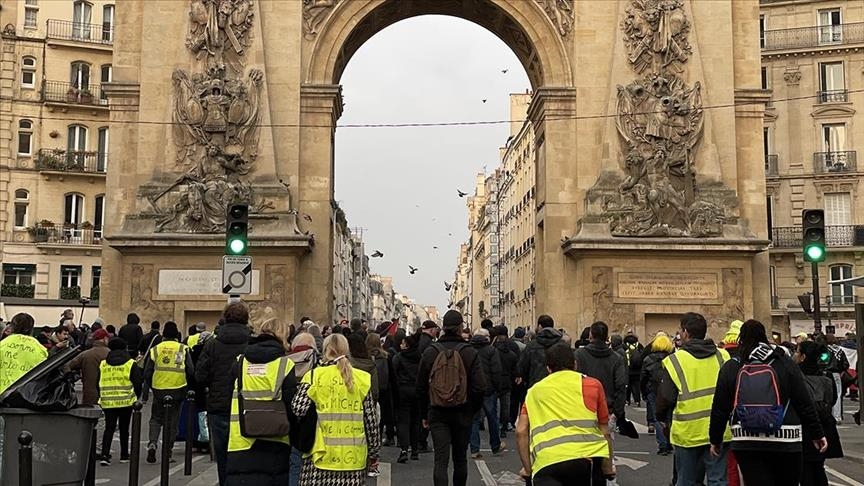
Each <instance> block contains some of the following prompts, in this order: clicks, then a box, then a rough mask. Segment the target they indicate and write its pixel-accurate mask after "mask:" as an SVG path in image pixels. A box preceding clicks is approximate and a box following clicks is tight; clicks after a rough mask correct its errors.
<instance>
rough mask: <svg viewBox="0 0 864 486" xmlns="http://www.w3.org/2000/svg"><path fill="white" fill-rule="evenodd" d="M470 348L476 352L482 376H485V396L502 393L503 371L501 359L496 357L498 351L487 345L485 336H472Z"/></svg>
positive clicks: (487, 340) (487, 339) (503, 384)
mask: <svg viewBox="0 0 864 486" xmlns="http://www.w3.org/2000/svg"><path fill="white" fill-rule="evenodd" d="M471 346H474V349H476V350H477V356H479V357H480V365H481V366H482V367H483V374H484V375H486V383H487V384H488V385H489V386H488V387H487V389H486V394H487V395H491V394H493V393H497V392H500V391H502V390H503V388H504V386H505V384H506V382H505V381H504V379H503V378H504V370H503V368H502V367H501V357H500V356H499V355H498V350H497V349H495V348H494V347H493V346H492V345H491V344H489V338H488V337H487V336H474V337H473V338H471Z"/></svg>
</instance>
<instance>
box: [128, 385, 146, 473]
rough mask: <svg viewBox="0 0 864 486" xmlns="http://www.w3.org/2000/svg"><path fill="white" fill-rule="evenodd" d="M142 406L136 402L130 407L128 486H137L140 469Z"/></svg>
mask: <svg viewBox="0 0 864 486" xmlns="http://www.w3.org/2000/svg"><path fill="white" fill-rule="evenodd" d="M143 408H144V404H143V403H141V402H139V401H136V402H135V403H134V404H133V405H132V445H131V448H130V450H129V486H138V473H139V471H140V469H141V410H142V409H143Z"/></svg>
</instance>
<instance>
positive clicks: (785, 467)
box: [735, 451, 802, 486]
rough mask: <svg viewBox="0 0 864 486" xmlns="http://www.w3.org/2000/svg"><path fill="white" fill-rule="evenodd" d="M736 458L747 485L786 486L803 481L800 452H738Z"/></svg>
mask: <svg viewBox="0 0 864 486" xmlns="http://www.w3.org/2000/svg"><path fill="white" fill-rule="evenodd" d="M735 457H737V458H738V467H739V468H740V469H741V476H743V477H744V483H745V484H752V485H757V486H786V485H788V484H793V485H794V484H798V482H799V481H800V479H801V462H802V461H801V453H800V452H770V451H738V453H736V454H735Z"/></svg>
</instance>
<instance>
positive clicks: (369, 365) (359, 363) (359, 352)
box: [347, 319, 379, 403]
mask: <svg viewBox="0 0 864 486" xmlns="http://www.w3.org/2000/svg"><path fill="white" fill-rule="evenodd" d="M355 320H356V321H357V324H358V326H359V325H361V324H362V323H361V322H360V320H359V319H355ZM347 339H348V347H349V349H350V356H349V357H350V360H351V366H353V367H354V368H357V369H358V370H362V371H365V372H366V373H369V376H370V378H371V379H372V383H371V386H372V389H371V391H370V393H371V394H372V398H373V399H374V400H375V403H378V391H379V390H378V386H379V385H378V368H377V367H376V366H375V362H374V361H372V358H371V357H370V356H369V351H367V350H366V332H365V331H363V330H362V328H361V329H359V330H357V331H352V332H351V335H350V336H348V338H347Z"/></svg>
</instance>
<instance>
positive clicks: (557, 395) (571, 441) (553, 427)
mask: <svg viewBox="0 0 864 486" xmlns="http://www.w3.org/2000/svg"><path fill="white" fill-rule="evenodd" d="M525 408H526V410H527V411H528V422H529V423H530V424H531V442H530V447H531V464H532V467H531V469H532V475H534V474H537V471H540V470H541V469H543V468H544V467H546V466H551V465H554V464H558V463H561V462H564V461H570V460H573V459H582V458H590V457H609V442H607V440H606V437H605V436H604V435H603V432H602V431H601V430H600V424H599V423H598V422H597V412H593V411H591V410H590V409H589V408H588V407H586V406H585V400H584V397H583V395H582V375H581V374H580V373H577V372H575V371H570V370H563V371H558V372H555V373H552V374H551V375H549V376H547V377H546V378H543V379H542V380H540V381H539V382H537V383H536V384H535V385H534V386H532V387H531V388H530V389H529V390H528V396H527V397H526V398H525Z"/></svg>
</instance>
